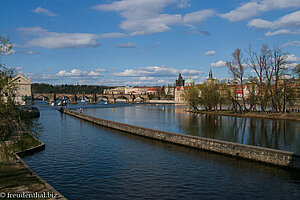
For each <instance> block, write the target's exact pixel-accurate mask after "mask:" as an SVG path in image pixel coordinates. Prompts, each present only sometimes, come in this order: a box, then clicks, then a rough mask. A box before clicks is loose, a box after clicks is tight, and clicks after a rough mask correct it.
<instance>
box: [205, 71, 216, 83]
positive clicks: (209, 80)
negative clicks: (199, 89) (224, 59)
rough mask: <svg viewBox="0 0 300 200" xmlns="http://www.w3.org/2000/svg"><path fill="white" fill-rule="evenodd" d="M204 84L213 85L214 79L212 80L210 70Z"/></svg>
mask: <svg viewBox="0 0 300 200" xmlns="http://www.w3.org/2000/svg"><path fill="white" fill-rule="evenodd" d="M206 83H207V84H208V85H215V79H214V78H213V76H212V71H211V68H210V71H209V76H208V79H207V80H206Z"/></svg>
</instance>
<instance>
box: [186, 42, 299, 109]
mask: <svg viewBox="0 0 300 200" xmlns="http://www.w3.org/2000/svg"><path fill="white" fill-rule="evenodd" d="M245 52H246V57H244V55H243V53H242V50H241V49H236V50H235V51H234V52H233V53H232V60H231V61H228V62H226V67H227V69H228V71H229V73H230V75H231V78H232V80H233V83H232V84H228V83H226V82H225V81H221V82H220V81H216V82H217V83H216V84H210V83H207V82H206V83H204V84H203V85H199V86H193V87H190V88H188V90H187V91H186V92H185V99H186V100H187V102H188V103H189V104H190V105H191V107H192V108H193V109H195V110H198V106H203V107H204V108H205V109H206V110H218V109H220V110H222V105H230V106H231V108H232V109H233V110H235V111H236V112H237V111H239V112H242V113H243V112H249V111H252V110H257V109H259V110H261V111H262V112H266V111H267V110H270V109H271V110H272V111H273V112H285V111H286V109H287V106H294V105H295V103H299V102H297V101H299V99H300V96H299V95H300V80H299V78H300V64H298V65H296V66H293V65H292V64H291V63H289V62H288V59H287V58H288V54H287V53H285V52H283V51H282V50H281V49H279V48H274V49H272V50H271V49H269V48H268V46H267V45H263V46H262V48H261V50H260V52H256V51H253V49H252V48H251V46H250V47H249V48H248V49H247V50H246V51H245ZM249 71H252V72H254V73H249V74H247V72H249ZM244 88H246V89H244ZM245 92H247V95H246V94H245ZM267 108H269V109H267Z"/></svg>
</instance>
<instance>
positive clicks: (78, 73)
mask: <svg viewBox="0 0 300 200" xmlns="http://www.w3.org/2000/svg"><path fill="white" fill-rule="evenodd" d="M101 75H102V74H101V73H99V69H97V70H95V71H83V70H80V69H72V70H71V71H66V70H61V71H59V72H58V73H57V74H56V76H58V77H69V78H81V79H82V78H97V77H98V76H101Z"/></svg>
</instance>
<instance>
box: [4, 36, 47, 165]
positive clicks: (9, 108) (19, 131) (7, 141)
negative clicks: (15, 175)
mask: <svg viewBox="0 0 300 200" xmlns="http://www.w3.org/2000/svg"><path fill="white" fill-rule="evenodd" d="M11 53H13V51H12V44H11V42H10V41H9V39H5V38H3V37H0V55H10V54H11ZM15 75H16V70H15V69H12V68H7V67H5V66H4V64H1V63H0V162H7V161H8V159H9V158H10V155H11V154H10V151H11V150H10V148H11V146H12V145H14V144H16V143H18V142H19V141H20V139H21V137H22V136H23V134H24V133H25V132H30V133H34V134H35V133H36V134H38V133H39V131H40V130H41V127H40V126H39V124H37V123H34V122H32V121H30V120H29V121H28V120H26V119H22V110H21V109H20V108H19V107H18V105H17V103H16V102H15V98H14V97H15V94H16V91H17V87H16V85H15V83H14V82H13V81H12V79H13V77H14V76H15Z"/></svg>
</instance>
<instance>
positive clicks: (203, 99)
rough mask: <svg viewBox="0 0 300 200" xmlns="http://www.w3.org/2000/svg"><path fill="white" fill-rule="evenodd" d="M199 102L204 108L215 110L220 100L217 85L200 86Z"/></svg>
mask: <svg viewBox="0 0 300 200" xmlns="http://www.w3.org/2000/svg"><path fill="white" fill-rule="evenodd" d="M200 91H201V95H200V104H201V105H203V106H204V107H205V110H210V111H212V110H213V109H214V110H217V105H218V104H219V103H220V102H221V95H220V92H219V87H218V86H217V85H211V84H203V85H202V86H200Z"/></svg>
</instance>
